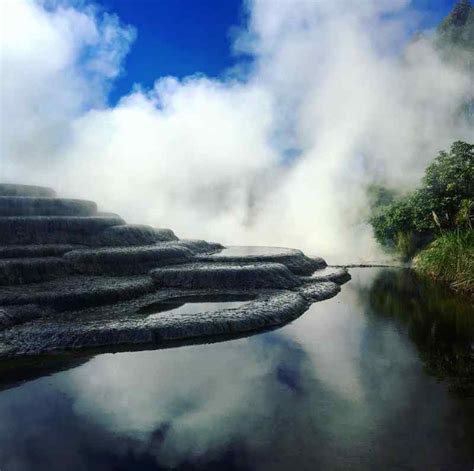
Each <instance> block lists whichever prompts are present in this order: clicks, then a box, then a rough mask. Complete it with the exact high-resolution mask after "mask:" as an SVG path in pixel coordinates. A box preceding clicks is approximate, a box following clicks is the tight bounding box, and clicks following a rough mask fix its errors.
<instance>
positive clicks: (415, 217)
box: [370, 141, 474, 256]
mask: <svg viewBox="0 0 474 471" xmlns="http://www.w3.org/2000/svg"><path fill="white" fill-rule="evenodd" d="M377 194H382V195H386V194H387V193H383V192H382V193H380V190H378V193H377ZM383 201H386V199H385V200H383ZM473 201H474V145H473V144H467V143H466V142H462V141H458V142H455V143H454V144H453V145H452V146H451V149H450V151H449V152H444V151H442V152H440V153H439V155H438V156H437V157H436V159H435V160H434V161H433V163H431V164H430V165H429V166H428V167H427V168H426V171H425V175H424V177H423V179H422V185H421V187H420V188H418V189H416V190H415V191H413V192H412V193H410V194H408V195H406V196H404V197H398V198H397V197H394V199H393V200H392V201H391V202H390V203H388V204H384V205H381V206H380V205H379V206H377V207H372V217H371V219H370V222H371V224H372V226H373V228H374V234H375V237H376V239H377V240H378V241H379V242H380V243H381V244H382V245H384V246H386V247H389V248H393V249H395V250H397V251H399V252H401V253H402V254H403V255H405V256H412V255H413V254H414V253H415V251H416V250H418V249H420V248H422V247H423V246H425V245H427V244H428V243H429V242H431V241H432V240H433V239H434V238H435V237H436V236H437V235H439V234H440V233H441V232H443V231H448V230H452V229H454V228H456V227H469V228H470V227H472V206H473Z"/></svg>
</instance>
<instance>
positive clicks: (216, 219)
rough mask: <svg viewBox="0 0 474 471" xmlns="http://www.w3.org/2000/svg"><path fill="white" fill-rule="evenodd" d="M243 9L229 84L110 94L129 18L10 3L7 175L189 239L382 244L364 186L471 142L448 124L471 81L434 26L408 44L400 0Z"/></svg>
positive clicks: (205, 82) (400, 176)
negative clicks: (110, 100) (434, 36)
mask: <svg viewBox="0 0 474 471" xmlns="http://www.w3.org/2000/svg"><path fill="white" fill-rule="evenodd" d="M246 8H247V10H248V21H247V24H245V25H244V26H243V27H242V29H241V31H240V33H239V34H237V35H236V36H235V39H234V49H235V51H236V54H237V55H236V61H237V64H238V65H237V66H236V67H235V68H234V69H232V70H231V71H229V72H228V73H227V74H226V75H225V76H224V77H223V78H221V79H210V78H206V77H202V76H191V77H188V78H186V79H183V80H178V79H176V78H174V77H158V78H157V81H156V82H155V85H154V87H153V89H152V90H145V89H143V88H142V87H140V85H139V84H137V86H136V88H135V89H134V90H133V91H131V93H130V94H129V95H128V96H124V97H123V98H122V99H121V100H120V102H119V103H118V104H117V105H115V106H109V105H107V93H108V91H109V89H110V87H111V86H112V84H113V80H114V79H115V78H116V77H117V76H118V75H119V74H120V73H121V71H122V63H123V58H124V57H125V55H126V54H127V52H128V50H129V48H130V47H133V46H132V43H133V39H134V36H135V31H134V30H133V28H132V27H130V26H125V25H123V24H122V23H121V22H120V20H119V19H118V18H117V17H115V16H113V15H109V14H102V13H100V12H99V11H98V10H97V9H96V8H94V6H93V5H88V4H84V2H77V1H73V0H70V1H67V0H63V1H46V0H44V1H40V0H37V1H36V2H33V1H28V0H6V1H5V2H4V3H3V4H2V28H1V29H2V32H1V67H2V81H1V84H0V89H1V91H0V93H1V96H0V99H1V128H2V129H1V162H0V172H1V180H4V181H12V182H13V181H20V182H30V183H36V184H38V183H41V184H46V185H51V186H53V187H55V188H57V189H58V190H59V191H60V192H61V193H62V194H64V195H67V196H74V197H83V198H90V199H95V200H97V201H98V202H99V203H100V204H101V206H102V207H103V208H104V209H106V210H110V211H116V212H118V213H119V214H121V215H123V216H124V217H125V218H126V219H127V221H128V222H139V223H149V224H152V225H156V226H161V227H171V228H173V229H174V230H175V231H176V232H177V233H178V235H180V236H182V237H202V238H206V239H208V240H218V241H221V242H224V243H228V244H232V243H234V244H235V243H237V244H241V243H252V244H258V245H263V244H267V245H286V246H296V247H301V248H303V249H306V250H307V251H308V252H309V253H318V254H321V255H325V256H327V257H329V258H330V259H331V260H335V258H336V257H339V258H340V257H342V258H344V259H345V260H347V259H351V260H353V261H354V260H355V259H357V258H359V259H365V258H374V257H376V256H378V255H377V251H376V248H375V243H374V242H373V237H372V234H371V231H370V228H369V227H368V226H367V224H366V223H364V216H365V215H366V213H367V209H366V207H367V202H366V196H365V186H366V184H367V183H369V182H371V181H373V180H378V181H383V182H385V183H387V184H388V185H392V186H397V187H401V188H408V187H410V186H411V185H413V184H415V183H416V181H417V179H418V178H419V177H420V175H421V173H422V171H423V169H424V167H425V165H426V163H427V162H428V161H429V160H431V159H432V158H433V156H434V155H435V154H436V153H437V152H438V151H439V150H440V149H443V148H446V147H448V146H449V145H450V143H451V142H452V141H453V140H455V139H465V140H469V139H472V136H473V129H472V127H469V125H468V124H467V123H464V122H462V121H460V119H459V118H456V115H457V110H458V109H459V106H460V104H461V103H462V102H463V101H464V100H466V99H467V98H469V97H472V96H473V94H474V93H473V89H474V87H473V86H472V79H471V78H470V77H469V76H468V75H467V73H465V72H463V71H462V70H460V69H457V68H456V67H455V66H454V65H452V64H451V65H449V64H447V63H446V62H443V61H442V60H441V59H440V57H439V56H438V54H437V52H436V50H435V49H434V47H433V46H432V44H431V41H430V39H429V34H428V35H427V36H426V38H425V39H420V40H417V41H412V42H409V43H408V44H405V42H406V40H407V38H410V37H411V36H412V31H413V30H414V29H416V27H417V25H418V23H419V22H420V20H421V17H420V15H419V14H418V13H417V12H416V11H414V9H413V8H412V7H411V5H410V2H409V1H408V0H395V1H393V0H390V1H388V0H382V1H381V0H377V1H376V0H366V1H364V2H352V1H349V0H338V1H331V2H325V1H303V0H301V1H300V2H299V3H298V5H295V2H275V1H271V0H252V1H249V2H248V3H247V4H246ZM400 50H402V51H403V53H400V52H399V51H400ZM159 52H160V51H156V53H157V54H159ZM242 53H245V54H247V55H249V54H250V55H251V57H252V59H253V60H252V67H251V70H250V71H248V70H246V71H244V67H242V68H240V67H239V64H240V61H239V55H238V54H242ZM341 254H342V255H341Z"/></svg>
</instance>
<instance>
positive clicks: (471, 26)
mask: <svg viewBox="0 0 474 471" xmlns="http://www.w3.org/2000/svg"><path fill="white" fill-rule="evenodd" d="M437 36H438V44H439V46H440V47H442V48H448V49H452V48H458V49H459V48H461V49H464V50H472V49H474V6H472V4H471V2H470V0H460V1H459V2H458V3H457V4H456V5H455V6H454V8H453V9H452V11H451V13H450V14H449V15H448V16H447V17H446V19H445V20H444V21H442V23H441V24H440V25H439V27H438V30H437Z"/></svg>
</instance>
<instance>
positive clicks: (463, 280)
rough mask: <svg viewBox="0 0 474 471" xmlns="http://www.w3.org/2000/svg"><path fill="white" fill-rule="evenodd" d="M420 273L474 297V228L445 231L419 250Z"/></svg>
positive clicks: (418, 266)
mask: <svg viewBox="0 0 474 471" xmlns="http://www.w3.org/2000/svg"><path fill="white" fill-rule="evenodd" d="M413 265H414V268H415V270H416V271H417V272H419V273H422V274H425V275H428V276H430V277H431V278H434V279H436V280H439V281H441V282H443V283H446V284H447V285H449V286H450V287H451V288H452V289H454V290H456V291H459V292H462V293H465V294H468V295H470V296H474V230H464V231H459V230H457V231H452V232H446V233H444V234H442V235H441V236H440V237H438V238H437V239H436V240H435V241H434V242H432V243H431V244H430V245H429V246H428V247H427V248H426V249H424V250H422V251H421V252H419V253H418V255H417V256H416V257H415V258H414V260H413Z"/></svg>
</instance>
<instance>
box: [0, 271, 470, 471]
mask: <svg viewBox="0 0 474 471" xmlns="http://www.w3.org/2000/svg"><path fill="white" fill-rule="evenodd" d="M372 274H373V270H372V271H369V270H365V271H359V272H356V276H355V277H354V279H353V281H352V282H350V283H349V284H348V285H346V286H345V287H344V288H343V291H342V293H341V294H340V295H339V296H337V297H336V298H333V299H332V300H329V301H325V302H323V303H317V304H315V305H313V307H312V308H311V309H310V311H309V312H307V313H306V314H305V315H304V316H302V317H301V318H300V319H298V320H297V321H295V322H293V323H292V324H290V325H288V326H286V327H284V328H282V329H279V330H276V331H273V332H269V333H265V334H260V335H256V336H253V337H249V338H243V339H238V340H233V341H229V342H224V343H219V344H211V345H199V346H189V347H182V348H177V349H170V350H158V351H145V352H135V353H120V354H115V355H112V354H107V355H99V356H97V357H95V358H93V359H92V360H91V361H89V362H88V363H86V364H84V365H82V366H79V367H76V368H74V369H71V370H69V371H65V372H61V373H57V374H54V375H52V376H49V377H43V378H40V379H38V380H35V381H30V382H29V383H25V384H24V385H22V386H20V387H16V388H12V389H9V390H6V391H4V392H3V393H1V394H0V469H1V470H2V471H7V470H24V469H27V470H29V469H47V470H64V469H71V470H76V469H79V470H82V469H83V470H96V469H97V470H99V469H101V470H102V469H131V468H133V469H147V470H148V469H160V468H163V469H166V468H172V467H175V468H176V467H179V468H189V469H193V468H196V469H223V468H225V469H271V470H279V469H282V470H283V469H298V470H305V469H308V470H314V469H374V470H375V469H377V470H379V469H400V468H404V467H405V468H406V467H408V468H410V469H413V468H414V469H431V468H434V469H456V468H459V469H462V467H463V466H465V467H467V468H465V469H469V466H468V464H469V462H470V459H473V458H474V451H473V450H474V446H473V445H474V424H473V423H472V421H473V419H472V417H473V416H474V415H469V414H470V413H471V414H472V413H473V412H474V405H473V402H472V400H471V399H464V400H461V399H456V398H455V397H454V396H452V395H451V394H449V393H448V391H447V388H446V386H445V385H444V384H439V383H437V382H436V381H435V380H434V379H433V378H432V377H430V376H428V375H427V374H426V373H425V372H424V370H423V365H422V363H421V360H420V359H419V356H418V353H417V351H416V348H415V346H414V345H413V343H412V342H411V340H410V339H409V337H408V336H407V335H406V333H405V332H404V331H403V330H402V329H400V328H398V327H397V325H396V324H395V323H394V322H392V321H390V320H389V319H387V318H384V317H377V316H373V315H367V310H368V306H367V302H366V300H365V298H364V297H362V296H361V295H360V293H361V290H362V289H363V287H367V286H370V279H368V277H370V276H372ZM471 467H472V466H471Z"/></svg>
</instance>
